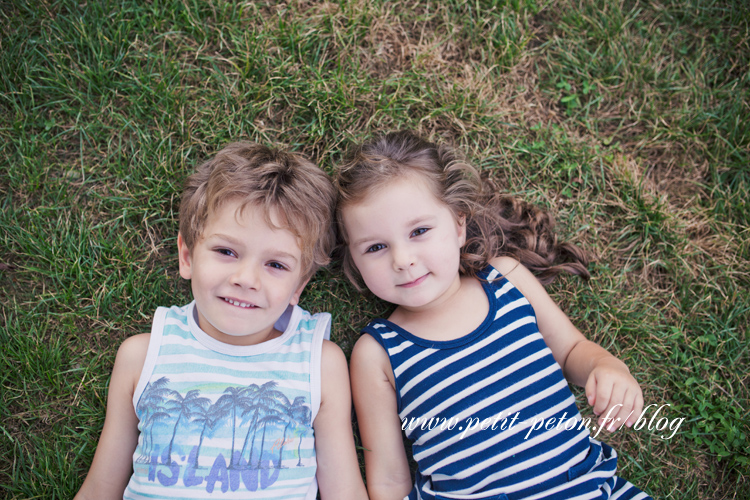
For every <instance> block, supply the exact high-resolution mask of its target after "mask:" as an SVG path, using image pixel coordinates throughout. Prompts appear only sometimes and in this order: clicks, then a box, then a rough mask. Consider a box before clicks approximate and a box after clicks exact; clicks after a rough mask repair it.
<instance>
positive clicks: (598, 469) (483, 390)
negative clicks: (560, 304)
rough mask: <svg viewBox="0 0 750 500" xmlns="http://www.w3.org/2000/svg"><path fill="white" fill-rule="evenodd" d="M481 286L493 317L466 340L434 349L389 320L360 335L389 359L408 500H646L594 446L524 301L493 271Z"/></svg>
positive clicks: (606, 450) (601, 447)
mask: <svg viewBox="0 0 750 500" xmlns="http://www.w3.org/2000/svg"><path fill="white" fill-rule="evenodd" d="M479 277H480V281H482V285H483V287H484V290H485V293H486V295H487V298H488V300H489V304H490V312H489V313H488V315H487V317H486V318H485V320H484V322H483V323H482V324H481V325H480V326H479V327H478V328H477V329H476V330H475V331H473V332H472V333H470V334H468V335H466V336H464V337H461V338H458V339H455V340H450V341H428V340H425V339H422V338H419V337H416V336H415V335H412V334H411V333H409V332H407V331H406V330H404V329H402V328H400V327H399V326H398V325H395V324H393V323H391V322H389V321H387V320H383V319H377V320H374V321H372V322H371V323H370V324H369V325H368V326H367V327H366V328H365V329H364V331H365V332H366V333H368V334H370V335H372V336H373V337H374V338H375V339H376V340H377V341H378V342H379V343H380V345H381V346H382V347H383V348H384V349H385V350H386V352H387V353H388V357H389V358H390V362H391V367H392V369H393V373H394V377H395V383H396V394H397V402H398V411H399V417H400V419H401V422H402V429H403V430H404V432H405V435H406V437H407V438H408V439H409V440H410V441H411V443H412V453H413V456H414V460H415V461H416V463H417V472H416V477H415V482H414V487H413V489H412V491H411V492H410V494H409V496H408V497H407V498H408V499H410V500H415V499H423V500H432V499H441V500H442V499H496V500H515V499H521V498H523V499H572V498H576V499H588V498H597V499H599V498H619V499H631V498H637V499H644V498H650V497H649V496H648V495H646V494H645V493H642V492H641V491H640V490H638V489H637V488H635V487H634V486H632V485H631V484H630V483H628V482H627V481H625V480H622V479H621V478H618V477H617V476H615V470H616V464H617V454H616V453H615V451H614V450H613V449H612V448H611V447H609V446H607V445H606V444H603V443H600V442H598V441H597V440H595V439H593V438H591V436H590V433H589V428H590V425H589V424H590V422H589V421H588V419H587V420H584V419H582V418H581V415H580V413H579V411H578V408H577V407H576V404H575V398H574V396H573V394H572V392H571V391H570V389H569V387H568V383H567V381H566V380H565V378H564V376H563V373H562V370H561V369H560V366H559V365H558V364H557V362H555V359H554V357H553V356H552V351H550V349H549V348H548V347H547V345H546V344H545V342H544V339H543V338H542V336H541V334H540V333H539V329H538V328H537V324H536V316H535V314H534V310H533V309H532V307H531V304H529V302H528V300H526V298H525V297H524V296H523V295H522V294H521V292H520V291H519V290H518V289H517V288H515V287H514V286H513V285H512V284H511V283H510V282H509V281H508V280H506V279H505V278H503V277H501V276H500V275H499V273H498V271H497V270H495V269H494V268H491V267H489V268H487V269H485V270H484V271H483V272H482V273H481V274H480V276H479ZM593 423H594V424H595V423H596V422H595V421H594V422H593Z"/></svg>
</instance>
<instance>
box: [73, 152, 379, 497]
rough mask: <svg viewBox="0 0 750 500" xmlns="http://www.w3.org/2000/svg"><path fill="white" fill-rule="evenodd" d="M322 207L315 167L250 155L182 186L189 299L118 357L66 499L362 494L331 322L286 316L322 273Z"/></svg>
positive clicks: (325, 239)
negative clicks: (83, 467) (83, 466)
mask: <svg viewBox="0 0 750 500" xmlns="http://www.w3.org/2000/svg"><path fill="white" fill-rule="evenodd" d="M334 200H335V196H334V191H333V187H332V185H331V183H330V181H329V179H328V177H327V176H326V174H325V173H324V172H322V171H321V170H320V169H319V168H317V167H316V166H315V165H313V164H312V163H310V162H309V161H307V160H305V159H304V158H302V157H301V156H299V155H296V154H293V153H287V152H282V151H276V150H271V149H269V148H266V147H264V146H260V145H256V144H247V143H236V144H231V145H229V146H227V147H226V148H224V149H223V150H221V151H220V152H219V153H218V154H217V155H216V156H215V157H214V158H213V159H211V160H210V161H208V162H207V163H205V164H203V165H202V166H200V167H199V168H198V169H197V171H196V173H195V174H193V175H192V176H190V177H189V178H188V181H187V183H186V188H185V191H184V193H183V197H182V202H181V205H180V231H179V234H178V237H177V247H178V253H179V268H180V275H181V276H182V277H183V278H185V279H189V280H191V289H192V292H193V298H194V301H193V302H191V303H190V304H188V305H186V306H183V307H172V308H170V309H167V308H162V307H160V308H159V309H158V310H157V312H156V315H155V317H154V322H153V326H152V330H151V333H150V334H141V335H136V336H133V337H130V338H128V339H127V340H125V342H123V344H122V345H121V347H120V349H119V350H118V353H117V357H116V360H115V365H114V368H113V370H112V379H111V382H110V386H109V396H108V400H107V414H106V418H105V422H104V429H103V430H102V435H101V437H100V439H99V444H98V446H97V450H96V453H95V456H94V460H93V463H92V465H91V469H90V471H89V474H88V476H87V477H86V480H85V482H84V484H83V486H82V487H81V490H80V491H79V493H78V495H77V496H76V499H77V500H101V499H109V498H113V499H114V498H118V499H119V498H125V499H137V498H159V499H161V498H188V497H189V498H214V497H219V498H222V499H224V498H243V499H248V498H281V497H283V498H300V499H314V498H315V496H316V493H317V487H318V484H319V485H320V490H321V494H322V497H323V498H324V499H328V498H345V499H353V498H363V499H366V498H367V494H366V492H365V489H364V485H363V483H362V479H361V476H360V472H359V467H358V464H357V457H356V453H355V451H354V442H353V437H352V433H351V425H350V424H351V422H350V415H351V408H350V407H351V401H350V393H349V378H348V371H347V366H346V359H345V357H344V355H343V353H342V351H341V349H340V348H339V347H338V346H336V345H335V344H333V343H332V342H330V341H328V340H324V337H328V332H329V330H330V315H329V314H327V313H320V314H315V315H310V314H309V313H307V312H306V311H304V310H303V309H301V308H299V307H298V306H297V305H296V304H297V302H298V301H299V297H300V294H301V293H302V290H303V289H304V287H305V285H306V284H307V282H308V281H309V279H310V278H311V277H312V275H313V274H314V273H315V271H316V270H317V268H318V267H320V266H321V265H325V264H326V263H328V255H329V253H330V250H331V248H332V245H333V243H334V236H333V231H332V228H331V220H332V210H333V204H334ZM313 436H314V439H313Z"/></svg>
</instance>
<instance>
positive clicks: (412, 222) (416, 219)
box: [350, 214, 435, 247]
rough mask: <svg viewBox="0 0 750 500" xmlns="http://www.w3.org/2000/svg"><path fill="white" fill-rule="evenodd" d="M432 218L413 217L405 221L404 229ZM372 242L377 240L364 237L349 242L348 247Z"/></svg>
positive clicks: (423, 216)
mask: <svg viewBox="0 0 750 500" xmlns="http://www.w3.org/2000/svg"><path fill="white" fill-rule="evenodd" d="M434 218H435V217H434V216H433V215H429V214H428V215H420V216H418V217H414V218H413V219H409V220H408V221H406V223H405V224H404V226H406V227H409V226H416V225H417V224H421V223H423V222H428V221H430V219H434ZM374 240H377V238H375V237H374V236H365V237H364V238H360V239H358V240H356V241H353V242H351V243H350V245H352V246H355V247H356V246H358V245H361V244H362V243H365V242H367V241H374Z"/></svg>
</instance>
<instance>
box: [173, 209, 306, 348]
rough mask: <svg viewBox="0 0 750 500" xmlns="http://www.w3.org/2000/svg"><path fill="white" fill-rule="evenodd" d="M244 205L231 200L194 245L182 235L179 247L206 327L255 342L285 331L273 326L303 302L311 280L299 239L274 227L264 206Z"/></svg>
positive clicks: (217, 334)
mask: <svg viewBox="0 0 750 500" xmlns="http://www.w3.org/2000/svg"><path fill="white" fill-rule="evenodd" d="M239 207H240V203H239V202H238V201H234V202H227V203H225V204H224V205H223V206H222V207H221V208H220V209H219V210H218V211H217V212H216V213H214V214H211V215H210V216H209V218H208V220H207V221H206V224H205V226H204V229H203V234H202V235H201V236H200V238H198V240H197V241H196V242H195V245H194V246H193V249H192V250H189V249H188V248H187V246H186V245H185V242H184V241H183V239H182V235H179V236H178V238H177V247H178V250H179V254H180V275H181V276H182V277H183V278H185V279H189V280H191V287H192V290H193V297H194V298H195V304H196V308H197V310H198V323H199V325H200V327H201V329H202V330H203V331H204V332H206V333H207V334H208V335H210V336H211V337H213V338H215V339H217V340H219V341H221V342H224V343H227V344H234V345H253V344H259V343H261V342H265V341H266V340H270V339H272V338H274V337H278V336H279V335H281V332H279V331H278V330H276V329H274V327H273V325H274V323H275V322H276V320H278V319H279V317H281V315H282V314H283V313H284V311H285V310H286V309H287V307H288V306H289V305H290V304H291V305H295V304H297V302H298V301H299V297H300V294H301V293H302V290H303V289H304V287H305V285H306V284H307V282H306V281H305V282H302V281H301V276H302V274H303V269H302V251H301V249H300V247H299V243H298V242H297V238H296V237H295V236H294V235H293V234H292V233H291V232H290V231H288V230H286V229H274V228H272V227H271V226H269V225H268V224H267V223H266V221H265V219H264V216H263V212H262V211H261V209H259V208H258V207H256V206H253V205H248V206H246V207H245V209H244V210H243V211H242V212H239V211H238V208H239ZM272 215H273V216H272V217H271V219H272V221H273V222H274V223H277V222H279V220H278V218H277V217H276V214H272Z"/></svg>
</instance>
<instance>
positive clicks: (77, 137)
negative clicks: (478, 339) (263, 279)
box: [0, 0, 750, 499]
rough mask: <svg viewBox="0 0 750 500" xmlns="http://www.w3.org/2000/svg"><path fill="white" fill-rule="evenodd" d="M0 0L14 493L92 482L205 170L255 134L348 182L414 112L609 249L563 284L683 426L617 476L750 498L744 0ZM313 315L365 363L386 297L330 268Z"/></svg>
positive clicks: (7, 471) (2, 198) (6, 340)
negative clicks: (362, 289)
mask: <svg viewBox="0 0 750 500" xmlns="http://www.w3.org/2000/svg"><path fill="white" fill-rule="evenodd" d="M0 7H1V8H0V30H2V33H3V34H2V37H0V158H2V160H3V162H2V163H3V167H2V168H0V206H1V207H2V210H1V211H0V226H1V227H2V232H1V233H0V280H1V282H2V285H0V345H2V352H0V382H1V383H2V391H1V395H0V422H1V423H0V497H2V498H9V499H10V498H12V499H31V498H45V499H59V498H71V497H72V496H73V495H74V494H75V492H76V491H77V489H78V487H79V486H80V484H81V482H82V480H83V478H84V477H85V474H86V471H87V470H88V467H89V465H90V462H91V458H92V456H93V453H94V450H95V446H96V441H97V438H98V435H99V432H100V430H101V425H102V422H103V419H104V409H105V401H106V391H107V383H108V377H109V373H110V371H111V368H112V363H113V361H114V354H115V352H116V349H117V346H118V345H119V344H120V343H121V342H122V340H123V339H125V338H127V337H128V336H130V335H133V334H136V333H139V332H143V331H147V330H148V328H149V324H150V319H151V315H152V312H153V310H154V309H155V308H156V307H157V306H159V305H171V304H182V303H185V302H187V301H188V300H189V297H190V296H189V288H188V286H187V284H186V283H185V282H184V281H181V280H180V279H179V276H178V274H177V259H176V244H175V237H176V231H177V223H176V212H177V206H178V203H179V192H180V188H181V183H182V181H183V179H184V178H185V176H186V175H187V174H188V173H189V172H190V170H191V168H192V167H193V166H195V165H196V164H197V163H199V162H200V161H202V160H203V159H205V158H206V157H207V156H209V155H210V154H212V153H213V152H215V151H217V150H218V149H220V148H221V147H222V146H223V145H224V144H226V143H227V142H229V141H232V140H238V139H245V140H255V141H259V142H263V143H265V144H269V145H278V146H284V147H290V148H292V149H295V150H298V151H301V152H303V153H305V154H307V155H309V156H310V157H312V158H313V159H315V160H316V161H317V162H318V163H319V164H320V165H321V166H322V167H323V168H325V169H326V170H328V171H331V169H332V168H333V166H334V165H335V164H336V163H337V162H338V161H339V160H340V159H341V157H342V154H343V152H344V151H345V149H346V148H347V147H348V146H349V145H350V144H352V143H353V142H356V141H360V140H362V139H364V138H366V137H368V136H370V135H371V134H373V133H376V132H379V131H385V130H393V129H398V128H402V127H409V128H414V129H417V130H419V131H420V132H421V133H423V134H425V135H428V136H430V137H431V138H433V139H436V140H441V141H448V142H450V143H453V144H455V145H457V146H459V147H460V148H462V149H463V150H464V151H466V153H467V155H468V156H469V157H470V158H471V159H472V160H473V161H474V162H475V164H477V165H478V166H480V167H481V168H482V169H483V170H484V171H486V172H487V173H488V174H489V175H490V176H492V177H493V178H494V179H495V180H496V181H497V183H498V184H499V185H500V186H502V187H504V188H505V189H507V190H508V191H510V192H513V193H515V194H517V195H519V196H523V197H524V198H526V199H528V200H530V201H533V202H535V203H537V204H539V205H541V206H544V207H546V208H548V209H549V210H551V211H552V212H553V213H554V214H555V215H556V218H557V221H558V230H559V232H560V233H561V234H562V235H563V236H565V237H566V238H569V239H571V240H573V241H576V242H577V243H579V244H581V245H582V246H584V247H585V248H587V249H588V250H590V251H591V252H593V253H594V254H595V255H596V256H597V259H596V262H595V263H594V264H593V265H592V269H591V270H592V274H593V279H592V280H591V281H590V282H588V283H583V282H580V281H578V280H576V279H572V278H564V279H562V280H560V281H559V282H558V283H556V284H554V285H552V286H551V287H550V292H551V293H552V294H553V296H554V298H555V299H557V300H558V301H559V303H560V304H561V306H562V307H563V309H564V310H565V311H566V312H567V313H568V314H569V315H570V316H571V318H572V319H573V321H574V322H575V323H576V324H577V325H578V326H579V327H580V328H581V329H582V331H583V332H584V333H585V334H586V335H588V336H589V337H590V338H593V339H595V340H596V341H598V342H600V343H601V344H602V345H604V346H605V347H606V348H608V349H609V350H610V351H611V352H613V353H614V354H616V355H617V356H619V357H621V358H622V359H624V360H625V361H626V363H627V364H628V365H629V366H630V367H631V370H632V371H633V372H634V373H635V374H636V376H637V378H638V379H639V380H640V382H641V384H642V386H643V388H644V392H645V395H646V399H647V403H655V404H657V405H667V404H669V405H671V406H669V407H665V409H664V410H662V412H665V413H663V415H664V416H667V417H668V418H670V419H672V420H674V419H675V418H677V417H682V418H684V419H685V421H684V423H683V424H682V427H681V428H680V430H679V432H677V434H676V435H675V436H674V437H673V438H671V439H669V440H666V439H661V438H659V436H658V434H657V433H655V432H652V431H649V430H648V429H641V430H640V431H633V430H630V431H623V432H620V433H616V434H615V435H613V436H607V437H606V438H605V440H606V441H608V442H609V443H610V444H612V445H614V447H615V448H616V449H617V450H618V452H619V453H620V474H621V475H622V476H624V477H626V478H627V479H629V480H631V481H632V482H633V483H635V484H636V485H638V486H640V487H642V488H643V489H645V490H647V491H649V492H650V493H651V494H652V495H653V496H654V498H663V499H692V498H698V497H700V498H713V499H741V498H747V497H748V496H750V479H749V477H750V454H749V453H748V451H747V450H748V446H747V443H748V434H750V425H748V421H750V415H749V412H750V398H749V391H750V389H748V387H750V380H748V373H750V369H749V368H750V363H749V362H748V357H749V354H748V347H747V346H748V338H747V335H748V332H747V324H748V322H749V321H750V292H749V291H748V290H750V264H749V262H750V231H749V230H748V227H749V226H750V215H748V214H750V207H749V206H748V202H747V200H748V197H747V193H748V191H749V190H750V168H749V167H748V165H750V120H749V117H750V66H748V61H750V10H748V8H747V7H746V6H745V2H743V1H742V0H725V1H718V0H687V1H677V0H650V1H634V0H561V1H559V2H554V3H551V2H547V1H543V0H515V1H513V0H509V1H501V0H495V1H491V0H477V1H469V2H467V1H459V0H448V1H445V2H423V1H414V2H409V3H404V4H400V5H399V4H395V3H391V2H384V1H371V2H363V1H361V0H340V1H339V2H320V3H313V2H298V1H289V2H281V3H277V4H273V5H270V4H269V5H266V4H261V3H255V2H245V3H242V2H228V1H220V0H214V1H212V2H204V1H199V0H184V1H178V0H165V1H162V2H150V3H145V2H135V1H126V0H121V1H118V2H115V1H102V2H88V3H80V2H72V1H51V0H46V1H45V0H42V1H39V2H26V1H22V0H13V1H10V2H9V1H0ZM302 305H303V306H305V307H307V308H308V309H312V310H329V311H331V312H332V313H333V315H334V322H335V331H334V338H335V340H336V341H337V342H338V343H339V344H340V345H341V346H342V347H343V348H344V350H345V351H346V352H347V353H348V352H349V351H350V350H351V346H352V345H353V342H354V341H355V340H356V338H357V335H358V329H359V328H360V327H361V326H363V325H364V323H365V322H366V321H367V318H368V317H370V316H372V315H375V314H384V313H385V311H387V306H386V305H384V304H382V303H379V302H377V301H373V300H371V299H368V298H367V297H362V296H360V295H358V294H357V293H356V292H355V291H354V290H353V289H352V288H351V286H349V285H348V284H347V283H346V282H345V280H344V279H343V278H342V277H341V276H340V275H339V274H337V273H336V272H335V271H324V272H321V273H320V274H318V275H317V276H316V278H315V279H314V280H313V282H312V283H311V285H310V286H309V287H308V289H307V291H306V293H305V295H304V296H303V304H302ZM577 394H579V395H580V391H578V392H577ZM581 401H582V400H581ZM582 408H583V405H582ZM587 414H589V415H590V411H589V410H584V415H587ZM600 437H601V436H600Z"/></svg>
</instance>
